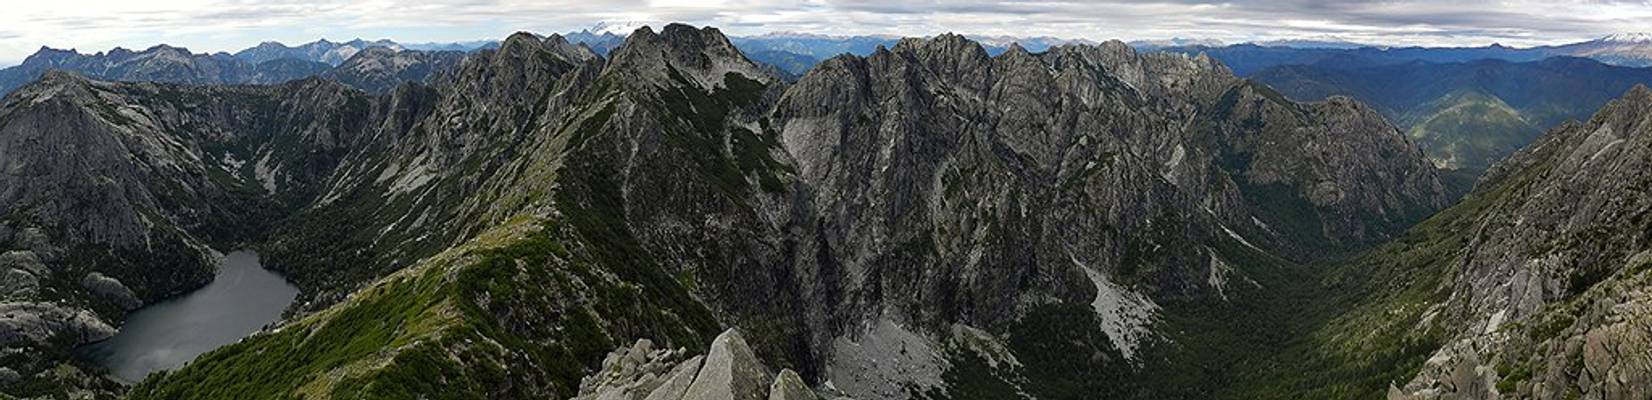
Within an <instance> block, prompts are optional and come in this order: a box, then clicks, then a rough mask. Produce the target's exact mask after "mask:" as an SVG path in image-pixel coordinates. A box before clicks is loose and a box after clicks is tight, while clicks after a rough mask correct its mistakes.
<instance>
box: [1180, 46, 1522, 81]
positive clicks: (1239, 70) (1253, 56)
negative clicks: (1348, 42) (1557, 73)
mask: <svg viewBox="0 0 1652 400" xmlns="http://www.w3.org/2000/svg"><path fill="white" fill-rule="evenodd" d="M1159 50H1160V51H1167V52H1172V53H1182V54H1188V55H1195V54H1208V55H1210V56H1211V57H1213V58H1216V59H1217V60H1221V61H1222V63H1223V64H1227V66H1228V68H1232V69H1233V73H1234V74H1237V75H1240V76H1250V75H1252V74H1255V73H1257V72H1260V71H1262V70H1266V69H1268V68H1272V67H1277V66H1281V65H1303V64H1321V63H1327V62H1357V63H1358V64H1360V65H1366V66H1372V65H1391V64H1402V63H1407V62H1412V61H1424V62H1464V61H1474V60H1482V59H1495V60H1506V61H1517V62H1519V61H1536V60H1541V59H1544V58H1547V57H1549V54H1548V53H1547V52H1544V51H1542V50H1537V49H1517V48H1512V47H1503V46H1499V45H1492V46H1487V47H1396V48H1376V47H1360V48H1355V49H1339V48H1297V47H1283V46H1263V45H1258V44H1254V43H1245V44H1236V45H1232V46H1222V47H1207V46H1189V47H1168V48H1163V49H1159Z"/></svg>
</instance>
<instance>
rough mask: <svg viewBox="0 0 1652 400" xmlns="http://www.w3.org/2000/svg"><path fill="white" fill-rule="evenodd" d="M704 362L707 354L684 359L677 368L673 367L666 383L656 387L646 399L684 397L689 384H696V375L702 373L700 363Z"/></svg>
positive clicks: (662, 399)
mask: <svg viewBox="0 0 1652 400" xmlns="http://www.w3.org/2000/svg"><path fill="white" fill-rule="evenodd" d="M704 363H705V356H694V358H690V359H688V361H683V363H682V364H677V368H673V369H672V370H671V374H670V375H668V376H667V377H666V379H665V383H663V384H661V385H660V387H659V388H656V389H654V392H652V393H649V394H648V397H646V398H644V400H678V399H681V398H683V393H686V392H688V387H689V385H693V384H694V377H695V376H696V375H699V374H700V365H701V364H704Z"/></svg>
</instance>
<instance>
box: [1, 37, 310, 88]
mask: <svg viewBox="0 0 1652 400" xmlns="http://www.w3.org/2000/svg"><path fill="white" fill-rule="evenodd" d="M328 68H330V66H328V65H327V64H322V63H317V62H310V61H304V60H295V59H286V60H273V61H271V62H265V63H256V64H255V63H249V62H246V61H243V60H240V59H237V58H234V57H230V56H226V55H223V54H218V55H208V54H196V53H191V52H190V51H189V49H185V48H180V47H171V46H166V45H160V46H155V47H151V48H149V49H146V50H143V51H131V50H127V49H123V48H116V49H114V50H110V51H109V52H106V53H97V54H90V55H88V54H81V53H79V52H76V51H74V50H57V49H51V48H45V47H42V48H41V49H40V51H38V52H36V53H35V54H34V55H32V56H29V58H28V59H25V60H24V61H23V64H21V65H18V66H15V67H11V68H6V69H0V95H4V94H6V93H9V92H11V91H12V90H15V89H17V88H19V87H22V86H23V85H26V84H28V83H29V82H33V81H34V80H35V79H38V78H39V77H40V76H41V75H44V74H45V73H46V72H47V71H50V70H54V69H61V70H68V71H74V72H76V73H79V74H81V75H85V76H87V77H90V78H94V79H101V80H116V81H148V82H170V83H190V84H226V83H229V84H233V83H256V84H270V83H280V82H286V81H290V80H294V79H300V78H304V77H308V76H314V75H316V74H318V73H320V72H321V71H325V70H327V69H328Z"/></svg>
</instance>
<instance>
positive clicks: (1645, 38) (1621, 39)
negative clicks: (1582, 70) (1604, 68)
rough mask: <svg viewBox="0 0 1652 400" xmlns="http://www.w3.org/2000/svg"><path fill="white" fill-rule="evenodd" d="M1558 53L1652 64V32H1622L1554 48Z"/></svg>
mask: <svg viewBox="0 0 1652 400" xmlns="http://www.w3.org/2000/svg"><path fill="white" fill-rule="evenodd" d="M1554 51H1555V52H1556V53H1558V54H1564V55H1569V56H1576V57H1588V58H1593V59H1596V60H1600V61H1601V62H1604V63H1608V64H1616V65H1624V66H1632V67H1646V66H1652V33H1620V34H1616V35H1611V36H1607V37H1603V38H1600V39H1597V40H1591V41H1587V42H1583V43H1575V44H1569V45H1565V46H1558V47H1555V48H1554Z"/></svg>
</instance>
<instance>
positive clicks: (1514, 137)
mask: <svg viewBox="0 0 1652 400" xmlns="http://www.w3.org/2000/svg"><path fill="white" fill-rule="evenodd" d="M1402 119H1407V120H1412V121H1413V122H1411V123H1410V124H1408V125H1409V126H1411V129H1410V131H1409V132H1408V135H1409V136H1411V137H1412V138H1413V139H1415V140H1417V142H1418V145H1420V146H1421V147H1422V148H1423V151H1424V152H1426V153H1427V154H1428V158H1430V159H1432V160H1434V162H1435V164H1437V165H1440V166H1442V167H1444V168H1446V169H1450V170H1455V169H1460V168H1467V169H1470V170H1483V169H1485V168H1486V167H1489V166H1491V164H1493V163H1495V162H1497V161H1498V160H1501V159H1502V158H1503V157H1505V156H1507V155H1509V154H1512V153H1514V151H1515V150H1519V149H1520V148H1521V147H1523V146H1525V145H1526V144H1528V143H1531V142H1532V140H1533V139H1536V138H1537V136H1538V135H1540V134H1542V130H1541V129H1539V128H1538V127H1536V126H1534V125H1532V124H1531V123H1530V122H1527V120H1526V118H1524V117H1523V116H1521V114H1520V112H1519V111H1516V110H1515V109H1514V108H1513V107H1510V106H1509V105H1508V104H1507V103H1504V102H1503V100H1502V99H1499V98H1497V97H1496V96H1492V95H1488V94H1485V93H1483V92H1480V91H1478V90H1463V91H1459V92H1454V93H1451V94H1447V95H1445V96H1442V97H1441V98H1439V99H1436V100H1434V101H1433V102H1430V103H1428V104H1426V105H1423V106H1422V107H1421V109H1420V110H1419V111H1416V112H1415V115H1411V116H1407V117H1404V118H1402Z"/></svg>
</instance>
